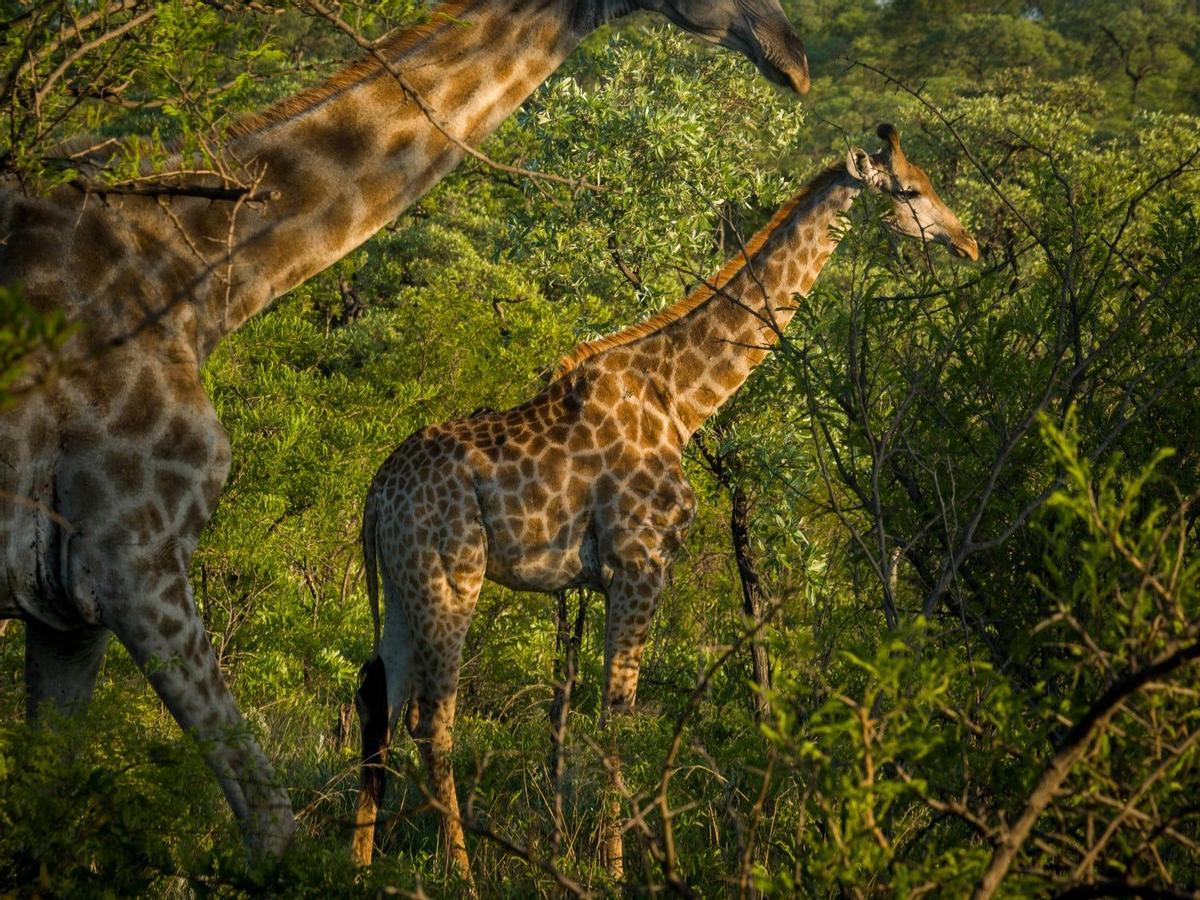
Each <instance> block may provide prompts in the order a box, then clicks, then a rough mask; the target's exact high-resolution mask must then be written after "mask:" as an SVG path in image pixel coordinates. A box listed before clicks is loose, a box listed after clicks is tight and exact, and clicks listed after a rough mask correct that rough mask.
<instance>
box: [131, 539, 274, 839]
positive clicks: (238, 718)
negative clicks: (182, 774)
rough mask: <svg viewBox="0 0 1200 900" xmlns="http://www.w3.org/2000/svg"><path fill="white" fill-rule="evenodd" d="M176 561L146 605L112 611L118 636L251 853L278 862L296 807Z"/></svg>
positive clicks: (161, 573) (163, 574) (148, 598)
mask: <svg viewBox="0 0 1200 900" xmlns="http://www.w3.org/2000/svg"><path fill="white" fill-rule="evenodd" d="M176 562H177V564H176V565H174V566H172V567H171V568H170V569H169V570H167V571H160V573H159V576H158V578H157V579H152V580H149V581H148V582H147V583H150V584H156V585H157V586H158V587H157V589H156V590H155V591H154V592H153V593H152V594H151V595H150V596H149V597H147V598H146V599H145V600H144V601H143V602H142V603H140V604H130V605H127V606H122V607H119V608H117V609H114V610H113V611H112V615H111V624H112V629H113V631H114V633H115V634H116V635H117V637H118V639H119V640H120V641H121V642H122V643H123V644H125V646H126V647H127V648H128V649H129V653H130V655H131V656H132V657H133V659H134V661H135V662H136V663H137V664H138V666H139V667H140V668H141V669H142V671H143V672H144V673H145V674H146V677H147V678H148V679H149V680H150V683H151V684H152V685H153V686H154V690H155V691H156V692H157V693H158V696H159V697H160V698H161V699H162V701H163V703H165V704H166V706H167V709H169V710H170V712H171V715H172V716H173V717H174V718H175V721H177V722H178V723H179V725H180V727H181V728H183V730H184V732H186V733H187V734H190V735H191V736H192V737H194V738H195V739H196V741H197V743H198V744H199V745H200V748H201V751H202V752H203V754H204V756H205V761H206V762H207V763H208V765H209V767H210V768H211V769H212V771H213V773H214V774H215V775H216V777H217V780H218V781H219V782H220V784H221V788H222V790H223V791H224V792H225V797H226V799H227V800H228V802H229V805H230V807H231V808H232V809H233V812H234V815H235V816H236V818H237V820H238V825H239V826H240V828H241V831H242V836H243V839H244V840H245V842H246V845H247V847H248V848H249V849H250V851H251V853H252V854H253V855H255V856H256V857H279V856H281V855H282V854H283V851H284V850H285V849H286V848H287V845H288V842H289V841H290V840H291V836H292V832H293V831H294V830H295V820H294V818H293V817H292V807H291V803H290V801H289V799H288V795H287V792H286V791H285V790H284V789H283V787H281V786H280V785H279V783H278V781H277V779H276V777H275V773H274V770H273V769H272V767H271V764H270V763H269V762H268V761H267V758H266V756H265V755H264V754H263V751H262V749H261V748H260V747H259V745H258V742H257V741H256V740H255V738H254V736H253V735H252V734H251V733H250V732H249V730H248V728H247V725H246V722H245V720H244V719H243V718H242V715H241V713H240V712H239V711H238V708H237V705H236V704H235V703H234V700H233V697H232V695H231V694H230V693H229V688H228V687H227V686H226V684H225V678H224V676H223V675H222V674H221V669H220V666H219V665H218V664H217V659H216V655H215V654H214V653H213V649H212V645H211V644H210V643H209V640H208V635H207V634H206V633H205V631H204V625H203V623H202V622H201V620H200V616H199V615H198V613H197V611H196V606H195V603H194V602H193V600H192V589H191V585H190V584H189V583H188V580H187V576H186V572H187V569H186V566H185V565H184V564H183V563H182V561H181V560H177V561H176Z"/></svg>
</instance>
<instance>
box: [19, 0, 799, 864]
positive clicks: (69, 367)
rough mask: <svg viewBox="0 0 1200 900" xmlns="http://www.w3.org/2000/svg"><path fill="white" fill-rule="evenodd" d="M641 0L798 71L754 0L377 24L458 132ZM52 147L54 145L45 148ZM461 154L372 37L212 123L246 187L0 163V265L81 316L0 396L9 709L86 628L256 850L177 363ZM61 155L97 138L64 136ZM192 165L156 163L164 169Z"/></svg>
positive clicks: (83, 664)
mask: <svg viewBox="0 0 1200 900" xmlns="http://www.w3.org/2000/svg"><path fill="white" fill-rule="evenodd" d="M635 8H647V9H652V10H655V11H658V12H660V13H663V14H664V15H666V16H667V17H668V18H670V19H671V20H672V21H674V22H676V23H677V24H679V25H680V26H682V27H683V28H685V29H687V30H689V31H692V32H695V33H697V34H699V35H701V36H702V37H704V38H706V39H708V40H710V41H713V42H715V43H720V44H723V45H725V46H727V47H732V48H734V49H736V50H738V51H740V52H742V53H744V54H745V55H747V56H748V57H749V58H750V59H751V60H752V61H754V62H755V64H756V65H757V66H758V68H759V69H760V70H761V71H762V72H763V73H764V74H765V75H766V76H767V77H768V78H770V79H772V80H774V81H777V82H779V83H782V84H786V85H788V86H790V87H792V88H794V89H795V90H798V91H803V90H805V89H806V88H807V85H808V75H807V66H806V62H805V58H804V52H803V47H802V45H801V43H800V40H799V38H798V37H797V36H796V34H795V32H794V31H793V30H792V29H791V27H790V25H789V24H788V22H787V20H786V18H785V17H784V15H783V12H782V10H781V9H780V8H779V5H778V2H777V0H716V2H702V0H457V2H451V3H447V4H445V5H443V6H442V7H439V8H438V9H437V10H436V11H435V14H434V15H433V18H432V20H431V22H430V23H429V24H428V25H426V26H423V27H420V28H416V29H411V30H409V31H406V32H404V33H401V34H399V35H398V36H396V37H394V38H391V39H390V40H387V41H385V42H384V43H383V44H382V45H381V48H380V53H381V54H382V55H383V57H384V58H385V59H387V60H388V61H389V63H390V64H391V65H392V67H393V68H394V69H397V70H399V71H400V72H401V73H402V74H403V75H404V76H405V77H406V78H407V80H408V82H409V83H410V85H411V87H412V88H414V89H415V91H416V92H417V93H418V94H419V95H420V97H421V98H423V101H424V103H425V104H427V106H428V108H429V109H431V110H432V113H433V118H436V120H437V121H438V123H439V124H440V125H442V126H443V127H444V128H445V130H446V132H448V133H449V134H451V135H453V136H454V137H455V138H456V139H457V140H459V141H462V142H465V143H466V144H469V145H477V144H478V143H479V142H480V141H482V140H483V138H484V137H485V136H486V135H487V134H488V133H489V132H491V131H492V130H493V129H494V128H495V127H496V126H497V125H498V124H499V123H500V121H501V120H502V119H504V117H505V116H507V115H508V114H509V113H510V112H512V111H513V110H514V109H515V108H516V107H517V106H518V105H519V104H520V103H521V102H522V101H523V100H524V99H525V97H527V96H528V95H529V93H530V92H531V91H532V90H533V89H534V88H535V87H537V85H539V84H540V83H541V82H542V81H543V80H545V78H546V77H547V76H548V75H549V74H550V73H551V72H552V71H553V70H554V69H555V68H556V67H557V66H558V65H559V63H561V62H562V61H563V59H564V58H565V57H566V56H567V54H568V53H569V52H570V51H571V49H572V48H573V47H575V46H576V45H577V44H578V43H579V42H580V40H582V38H583V37H584V36H585V35H586V34H588V33H589V32H590V31H591V30H593V29H594V28H595V27H596V26H598V25H599V24H601V23H603V22H605V21H607V20H609V19H612V18H615V17H617V16H620V15H623V14H624V13H627V12H630V11H631V10H633V9H635ZM64 152H66V149H64ZM463 155H464V150H463V149H462V147H461V146H460V145H459V144H456V143H454V142H452V141H450V140H449V139H448V138H447V137H446V136H445V134H444V133H443V132H442V131H440V130H438V128H437V127H435V126H434V124H433V122H432V120H431V117H430V116H429V115H427V114H426V112H425V111H423V110H422V109H420V108H419V105H418V103H417V102H415V101H414V100H413V99H412V98H411V97H410V96H409V95H408V94H406V93H405V92H404V90H403V89H402V88H401V86H400V84H399V83H398V82H397V80H396V79H395V78H393V77H391V73H390V72H389V71H388V70H387V69H386V68H385V67H384V66H383V65H382V64H381V63H380V62H379V61H378V60H377V59H376V58H375V57H368V58H366V59H364V60H363V61H361V62H359V63H357V64H355V65H352V66H351V67H349V68H348V69H346V70H344V71H343V72H342V73H341V74H339V75H336V76H334V77H333V78H332V79H330V80H329V81H327V82H326V83H325V84H323V85H322V86H320V87H317V88H315V89H313V90H310V91H307V92H305V93H302V94H300V95H298V96H296V97H294V98H292V99H290V100H287V101H285V102H283V103H281V104H279V105H278V106H276V107H274V108H273V109H271V110H269V111H268V112H266V113H265V114H264V115H261V116H258V117H255V118H252V119H249V120H247V121H244V122H242V123H240V124H239V125H237V126H235V127H234V128H233V129H232V131H231V132H230V134H229V135H228V138H227V139H226V140H225V143H224V144H223V146H222V150H221V153H220V156H221V157H222V158H223V159H224V160H225V162H226V163H227V164H234V163H236V164H237V165H238V166H239V167H240V172H241V175H242V177H243V178H244V180H246V181H249V182H253V184H254V188H253V193H254V195H255V196H256V197H257V198H258V199H257V200H253V199H243V200H238V201H230V200H228V199H212V197H211V196H209V197H203V196H180V195H179V193H180V190H183V191H184V193H186V191H188V190H191V191H192V192H193V193H197V192H203V191H209V192H210V194H213V193H214V192H215V193H217V194H219V193H220V191H221V190H222V189H225V188H228V183H227V182H225V181H223V180H221V179H220V178H217V177H215V176H203V175H195V174H192V175H173V176H164V177H163V179H162V181H163V182H164V183H165V185H166V186H169V187H171V188H172V189H174V190H175V195H174V196H167V195H158V196H138V195H132V194H125V195H119V194H116V193H109V194H107V195H97V194H84V193H83V192H82V191H81V189H79V188H78V187H74V186H64V187H60V188H58V189H57V190H56V191H55V192H54V193H52V194H51V195H50V196H48V197H44V198H39V197H34V196H30V195H28V194H27V193H26V192H25V191H24V190H23V189H22V188H21V187H20V186H19V185H18V184H16V183H15V182H13V181H11V180H9V181H4V182H0V285H6V286H13V285H15V286H16V287H18V288H19V289H20V290H21V291H23V293H24V295H25V297H26V298H28V299H29V300H30V301H31V302H32V303H33V304H34V305H35V307H37V308H40V309H58V310H61V311H62V312H63V313H64V314H65V315H66V316H67V317H68V318H70V319H72V320H75V321H77V322H79V323H80V324H81V325H82V328H81V330H80V331H79V333H77V334H76V336H75V337H74V338H73V339H72V340H71V341H70V343H69V344H68V345H67V346H66V348H64V350H63V351H62V352H61V353H60V354H59V355H58V356H57V357H56V359H55V360H54V364H55V365H56V366H57V367H58V375H57V377H53V378H51V377H48V370H49V361H48V360H45V359H42V360H34V361H32V362H33V365H31V366H30V367H29V368H28V369H27V375H26V377H25V379H24V381H22V382H21V383H18V384H17V385H16V390H17V391H18V392H23V396H22V397H21V400H20V402H18V403H17V404H16V405H15V406H14V407H12V408H9V409H6V410H4V411H3V412H0V558H2V559H3V566H4V570H3V572H4V574H3V576H2V577H0V620H2V619H7V618H21V619H24V620H25V623H26V625H25V670H26V684H27V689H28V709H29V712H30V714H34V713H36V712H37V711H38V710H39V708H41V707H43V706H45V705H47V704H49V705H52V706H55V707H58V708H61V709H64V710H70V709H76V708H79V707H81V706H83V705H85V704H86V703H87V701H88V700H89V699H90V697H91V694H92V690H93V686H94V684H95V680H96V674H97V672H98V669H99V666H100V664H101V660H102V658H103V656H104V648H105V645H106V642H107V639H108V635H109V633H110V632H111V633H115V634H116V635H117V637H118V638H119V639H120V640H121V642H122V643H124V644H125V646H126V647H127V648H128V649H129V651H130V653H131V655H132V656H133V658H134V659H135V660H136V661H137V663H138V664H139V665H140V666H141V667H142V668H143V670H144V671H145V672H146V674H147V676H148V678H149V680H150V681H151V683H152V684H153V686H154V688H155V690H156V691H157V692H158V694H159V695H160V696H161V697H162V699H163V701H164V702H165V703H166V705H167V707H168V708H169V709H170V711H171V713H172V715H174V717H175V718H176V719H177V720H178V722H179V723H180V725H181V726H182V727H183V728H184V729H185V731H188V732H190V733H192V734H193V735H195V736H196V737H197V738H199V739H200V741H201V742H202V745H203V746H204V748H205V752H206V755H207V759H208V762H209V764H210V765H211V767H212V768H213V770H214V772H215V773H216V776H217V778H218V779H219V780H220V782H221V786H222V788H223V789H224V791H225V795H226V797H227V798H228V800H229V804H230V806H231V807H232V808H233V811H234V813H235V815H236V816H237V818H238V820H239V824H240V826H241V828H242V833H243V836H244V837H245V839H246V841H247V844H248V845H249V846H250V848H251V849H252V850H253V851H256V852H265V853H268V854H279V853H281V852H282V850H283V849H284V847H285V846H286V845H287V843H288V840H289V837H290V835H291V833H292V831H293V828H294V823H293V819H292V812H291V808H290V805H289V802H288V797H287V793H286V792H285V790H284V789H283V788H282V787H281V786H280V785H279V784H278V781H277V779H276V778H275V776H274V773H273V771H272V768H271V766H270V764H269V763H268V762H267V759H266V757H265V756H264V755H263V753H262V751H261V749H260V748H259V746H258V744H257V742H256V741H255V740H254V738H253V737H252V736H251V735H250V734H249V733H248V732H247V731H246V728H245V725H244V722H243V720H242V717H241V714H240V713H239V711H238V709H237V707H236V705H235V704H234V701H233V699H232V697H231V696H230V694H229V692H228V690H227V688H226V685H225V681H224V679H223V678H222V675H221V672H220V670H219V668H218V666H217V663H216V660H215V658H214V655H213V652H212V648H211V646H210V644H209V640H208V637H207V635H206V634H205V631H204V627H203V624H202V623H201V621H200V618H199V616H198V615H197V612H196V607H195V605H194V603H193V598H192V590H191V587H190V586H189V584H188V577H187V574H188V565H189V562H190V560H191V557H192V552H193V550H194V549H195V546H196V542H197V539H198V537H199V535H200V532H201V529H203V527H204V525H205V523H206V522H207V521H208V520H209V517H210V516H211V514H212V511H213V507H214V505H215V503H216V502H217V498H218V497H219V496H220V494H221V490H222V487H223V485H224V483H225V478H226V475H227V473H228V470H229V462H230V446H229V440H228V438H227V436H226V433H225V430H224V429H223V428H222V427H221V423H220V422H219V421H218V419H217V416H216V413H215V412H214V410H213V407H212V404H211V403H210V402H209V399H208V397H207V396H206V394H205V392H204V389H203V387H202V386H201V382H200V377H199V369H200V366H201V364H202V363H203V362H204V360H205V358H206V357H207V356H208V355H209V354H210V353H211V352H212V350H213V348H214V347H215V346H216V344H217V343H218V341H220V340H221V339H222V338H223V337H224V336H225V335H227V334H229V333H230V332H231V331H233V330H234V329H235V328H237V327H238V326H240V325H241V324H242V323H243V322H245V321H246V320H247V319H248V318H249V317H250V316H253V315H254V314H256V313H257V312H259V311H260V310H262V309H263V308H264V307H265V306H266V305H267V304H268V303H269V302H270V301H271V300H272V299H273V298H275V297H277V296H279V295H280V294H282V293H283V292H285V291H287V290H289V289H290V288H292V287H293V286H295V285H297V284H299V283H300V282H302V281H304V279H306V278H308V277H309V276H311V275H313V274H314V273H316V272H319V271H320V270H322V269H324V268H325V267H326V266H328V265H330V264H331V263H333V262H334V261H335V260H337V259H339V258H340V257H341V256H343V255H344V254H346V253H347V252H349V251H350V250H352V249H353V248H354V247H356V246H358V245H359V244H361V243H362V242H363V241H364V240H366V239H367V238H368V237H370V236H371V235H372V234H373V233H374V232H375V231H377V230H378V229H379V228H381V227H382V226H383V225H384V224H386V223H387V222H389V221H391V220H392V219H394V218H395V217H396V216H397V215H398V214H399V213H400V212H401V211H402V210H404V209H405V207H407V206H408V205H409V204H410V203H412V202H413V201H414V200H415V199H416V198H417V197H419V196H420V195H421V194H423V193H424V192H425V191H427V190H429V188H430V187H432V186H433V185H434V184H435V183H436V182H437V181H438V179H440V178H441V177H442V176H443V175H445V174H446V173H447V172H448V171H449V170H450V169H451V168H452V167H453V166H454V165H455V164H456V163H457V162H458V161H459V160H460V159H461V158H462V157H463ZM73 158H74V164H75V165H76V167H77V168H79V169H80V170H81V171H83V172H84V174H85V175H86V174H92V175H94V174H95V172H96V170H97V169H98V168H101V167H103V165H104V159H103V158H101V157H100V156H98V155H97V154H96V153H85V152H79V153H76V154H73ZM191 165H193V163H191V162H189V161H184V160H179V159H176V160H173V161H171V163H170V164H168V166H167V167H166V168H167V169H175V168H180V167H188V166H191Z"/></svg>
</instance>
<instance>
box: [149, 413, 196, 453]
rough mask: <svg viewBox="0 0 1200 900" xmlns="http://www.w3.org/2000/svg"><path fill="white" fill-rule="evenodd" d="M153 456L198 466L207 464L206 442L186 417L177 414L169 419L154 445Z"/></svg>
mask: <svg viewBox="0 0 1200 900" xmlns="http://www.w3.org/2000/svg"><path fill="white" fill-rule="evenodd" d="M154 455H155V456H156V457H157V458H158V459H162V460H169V461H178V462H181V463H183V464H184V465H188V466H199V465H201V464H202V463H205V462H208V458H209V453H208V441H207V440H205V438H204V435H203V434H201V433H200V432H198V431H197V430H196V429H194V428H193V427H192V425H191V423H190V422H189V421H188V420H187V418H186V417H184V416H182V415H178V414H177V415H175V416H173V417H172V418H171V421H170V423H169V424H168V425H167V429H166V431H164V432H163V435H162V437H161V438H159V439H158V442H157V443H156V444H155V445H154Z"/></svg>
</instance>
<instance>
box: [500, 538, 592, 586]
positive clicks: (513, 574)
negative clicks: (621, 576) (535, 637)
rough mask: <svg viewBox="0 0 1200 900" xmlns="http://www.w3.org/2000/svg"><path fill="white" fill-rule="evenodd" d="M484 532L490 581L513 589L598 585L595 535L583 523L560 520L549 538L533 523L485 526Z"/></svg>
mask: <svg viewBox="0 0 1200 900" xmlns="http://www.w3.org/2000/svg"><path fill="white" fill-rule="evenodd" d="M531 532H532V533H531ZM487 536H488V554H487V577H488V579H489V580H490V581H494V582H496V583H497V584H502V585H504V586H505V587H507V588H512V589H513V590H517V591H557V590H561V589H562V588H566V587H576V586H592V587H598V586H599V578H598V572H597V568H596V553H595V546H596V544H595V539H594V536H593V535H592V534H591V532H590V529H588V528H587V527H586V526H585V525H584V524H583V523H578V524H573V523H563V524H562V525H561V526H560V528H559V530H558V532H557V533H556V534H555V535H553V536H551V537H550V538H549V539H547V538H546V536H545V535H544V534H541V533H538V532H537V530H536V523H535V528H534V529H530V528H528V527H526V528H521V529H510V528H509V527H508V526H507V525H501V526H500V527H499V528H494V527H489V528H488V529H487Z"/></svg>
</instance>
